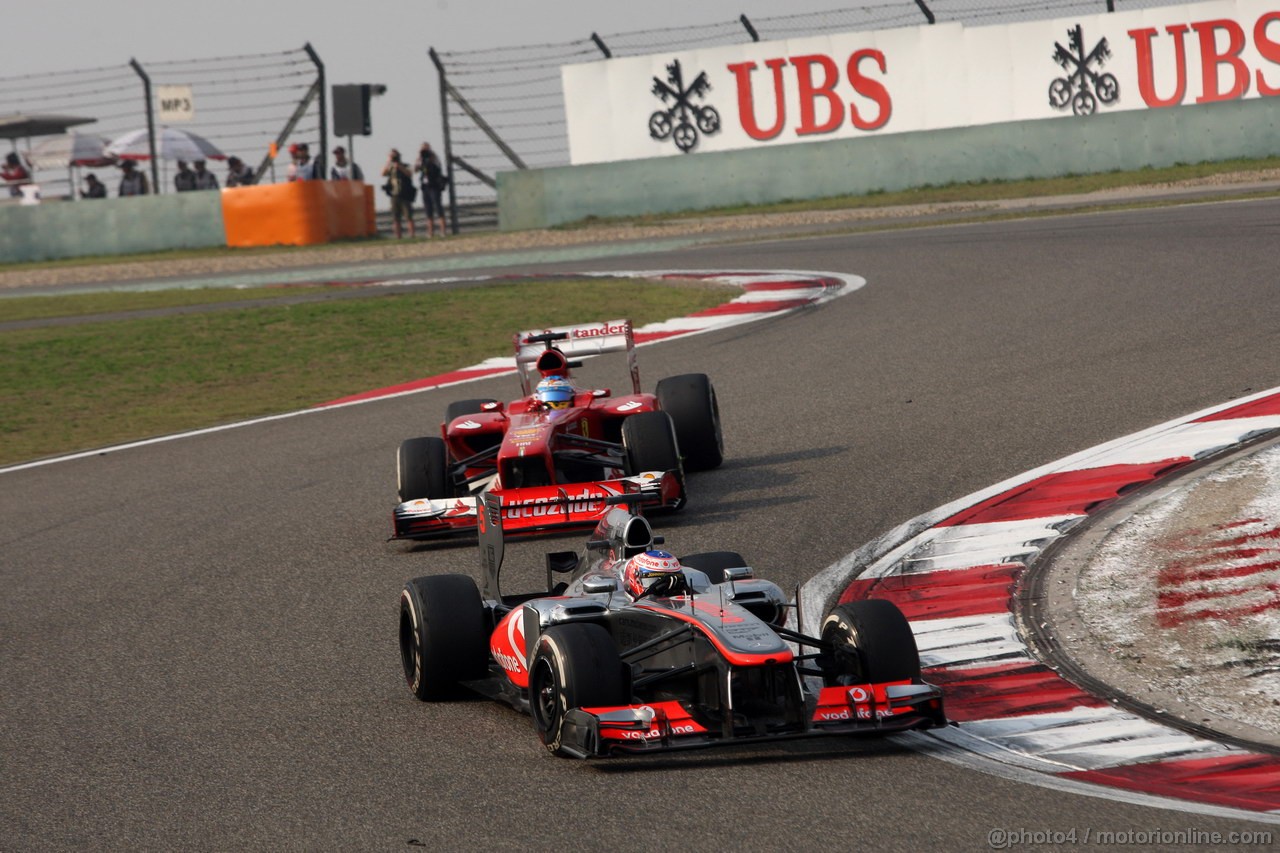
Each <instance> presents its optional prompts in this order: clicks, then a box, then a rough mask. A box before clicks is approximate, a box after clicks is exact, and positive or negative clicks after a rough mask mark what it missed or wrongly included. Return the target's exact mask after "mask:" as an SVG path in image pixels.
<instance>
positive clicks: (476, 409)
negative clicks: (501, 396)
mask: <svg viewBox="0 0 1280 853" xmlns="http://www.w3.org/2000/svg"><path fill="white" fill-rule="evenodd" d="M496 402H498V401H497V400H490V399H487V398H481V399H476V400H454V401H453V402H452V403H450V404H449V406H448V408H446V409H445V410H444V422H445V425H446V426H448V424H449V423H451V422H452V421H453V419H454V418H460V417H462V416H463V415H476V414H479V413H480V412H483V411H484V407H485V406H486V405H489V404H491V403H496Z"/></svg>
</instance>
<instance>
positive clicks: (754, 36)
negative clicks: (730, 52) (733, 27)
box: [738, 15, 760, 41]
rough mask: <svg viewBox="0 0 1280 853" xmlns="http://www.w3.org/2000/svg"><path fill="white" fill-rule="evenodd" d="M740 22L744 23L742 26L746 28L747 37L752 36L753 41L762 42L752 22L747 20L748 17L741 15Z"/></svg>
mask: <svg viewBox="0 0 1280 853" xmlns="http://www.w3.org/2000/svg"><path fill="white" fill-rule="evenodd" d="M738 20H739V21H741V22H742V26H744V27H746V30H747V35H749V36H751V40H752V41H760V34H759V33H758V32H756V28H755V27H753V26H751V22H750V21H748V20H747V16H746V15H739V16H738Z"/></svg>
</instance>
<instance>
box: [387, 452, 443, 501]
mask: <svg viewBox="0 0 1280 853" xmlns="http://www.w3.org/2000/svg"><path fill="white" fill-rule="evenodd" d="M396 485H397V487H398V488H399V490H400V501H401V502H404V501H416V500H420V499H422V498H431V499H436V498H448V497H452V492H453V489H452V488H450V485H451V484H450V482H449V455H448V452H447V451H446V450H445V446H444V439H442V438H436V437H434V436H430V437H427V438H410V439H406V440H405V441H402V442H400V452H399V453H398V454H397V455H396Z"/></svg>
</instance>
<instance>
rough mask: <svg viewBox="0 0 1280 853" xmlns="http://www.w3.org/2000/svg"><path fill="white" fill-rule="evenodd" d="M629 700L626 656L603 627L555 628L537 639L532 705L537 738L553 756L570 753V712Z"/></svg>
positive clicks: (586, 625)
mask: <svg viewBox="0 0 1280 853" xmlns="http://www.w3.org/2000/svg"><path fill="white" fill-rule="evenodd" d="M629 700H630V696H629V695H628V688H627V684H626V679H625V678H624V673H623V664H622V658H620V657H618V649H617V647H616V646H615V645H614V643H613V637H611V636H610V635H609V632H608V631H607V630H605V629H604V628H603V627H601V626H600V625H590V624H578V625H554V626H552V627H550V628H548V629H547V630H546V631H544V632H543V633H542V634H540V635H539V636H538V644H537V646H535V648H534V652H533V663H532V665H531V666H530V669H529V707H530V711H531V712H532V714H533V727H534V729H535V730H537V732H538V739H539V740H541V741H542V745H543V746H545V747H546V748H547V751H548V752H550V753H551V754H552V755H559V756H562V757H565V756H569V755H571V753H570V752H568V751H567V750H565V748H564V743H563V734H564V715H565V714H566V713H568V712H569V711H571V710H573V709H574V708H598V707H608V706H613V705H625V704H627V702H628V701H629Z"/></svg>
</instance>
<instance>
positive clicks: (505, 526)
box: [476, 484, 665, 601]
mask: <svg viewBox="0 0 1280 853" xmlns="http://www.w3.org/2000/svg"><path fill="white" fill-rule="evenodd" d="M625 488H626V491H624V492H623V493H621V494H615V495H607V496H606V495H600V496H598V497H595V498H591V499H588V501H589V502H590V503H591V504H593V505H594V506H595V507H596V508H594V509H591V510H585V509H583V510H577V509H575V507H577V506H578V505H580V504H582V503H583V502H584V499H583V497H582V496H580V495H574V496H571V495H569V494H567V493H566V491H565V488H564V487H559V488H557V489H556V491H558V492H559V494H558V495H556V496H554V497H544V498H539V499H538V503H537V504H534V505H532V506H533V507H535V508H536V509H538V510H539V511H545V512H546V513H547V514H549V515H555V516H561V515H562V516H563V519H564V520H565V521H566V522H572V521H573V520H574V517H575V515H581V516H582V518H581V520H582V521H591V522H596V521H598V520H599V519H600V518H601V517H602V516H603V514H604V512H606V511H607V510H608V509H609V508H610V507H618V506H624V507H626V510H627V513H628V515H629V516H630V517H632V518H635V517H642V514H643V511H642V507H644V506H645V505H646V504H657V505H661V504H663V503H664V502H665V500H664V493H663V492H661V491H649V490H643V489H641V488H640V487H637V486H635V485H633V484H627V485H626V487H625ZM529 508H530V505H529V504H527V503H523V502H521V503H517V504H514V505H512V504H507V505H505V506H504V504H503V501H502V495H501V494H500V493H497V492H485V494H484V495H483V496H481V497H480V498H479V501H478V504H477V507H476V509H477V512H476V535H477V539H478V542H477V544H478V545H479V546H480V569H481V572H482V573H483V577H484V583H483V585H482V588H481V592H482V593H483V595H484V597H485V598H486V599H488V600H490V601H502V600H503V599H502V589H501V585H500V582H499V577H500V575H501V574H502V558H503V555H504V554H505V551H506V542H505V537H506V535H510V534H518V533H519V532H520V531H521V530H522V529H527V523H526V522H524V521H523V520H522V519H521V518H518V517H517V518H512V517H511V516H513V515H515V516H519V515H521V514H522V511H523V510H527V509H529ZM643 526H644V529H645V530H646V531H648V536H647V537H646V540H647V541H649V542H657V541H660V537H654V536H653V531H652V530H651V529H649V526H648V522H644V524H643ZM627 529H630V525H627V526H626V527H625V528H624V531H625V530H627ZM619 535H620V536H622V538H623V539H624V540H625V539H626V537H625V535H623V534H619ZM587 544H588V547H591V545H592V543H591V542H588V543H587ZM596 544H599V543H596Z"/></svg>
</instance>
